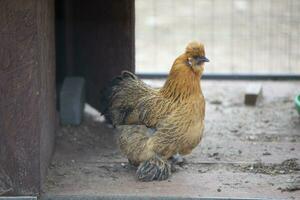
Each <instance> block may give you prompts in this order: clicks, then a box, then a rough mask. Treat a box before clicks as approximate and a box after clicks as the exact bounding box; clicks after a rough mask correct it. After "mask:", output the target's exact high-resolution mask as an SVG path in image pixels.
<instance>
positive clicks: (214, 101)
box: [210, 100, 222, 105]
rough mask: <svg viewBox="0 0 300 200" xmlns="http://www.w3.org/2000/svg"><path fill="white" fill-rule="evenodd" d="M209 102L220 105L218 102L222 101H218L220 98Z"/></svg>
mask: <svg viewBox="0 0 300 200" xmlns="http://www.w3.org/2000/svg"><path fill="white" fill-rule="evenodd" d="M210 103H211V104H215V105H220V104H222V101H220V100H212V101H211V102H210Z"/></svg>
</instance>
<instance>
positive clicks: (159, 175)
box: [136, 156, 171, 182]
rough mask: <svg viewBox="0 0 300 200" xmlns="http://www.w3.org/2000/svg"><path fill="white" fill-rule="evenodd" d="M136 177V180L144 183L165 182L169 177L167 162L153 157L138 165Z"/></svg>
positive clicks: (169, 169)
mask: <svg viewBox="0 0 300 200" xmlns="http://www.w3.org/2000/svg"><path fill="white" fill-rule="evenodd" d="M136 176H137V178H138V180H140V181H145V182H148V181H154V180H157V181H162V180H166V179H167V178H169V177H170V176H171V166H170V164H169V163H168V161H165V160H163V159H162V158H160V157H159V156H155V157H153V158H151V159H150V160H147V161H144V162H142V163H141V164H140V165H139V167H138V169H137V171H136Z"/></svg>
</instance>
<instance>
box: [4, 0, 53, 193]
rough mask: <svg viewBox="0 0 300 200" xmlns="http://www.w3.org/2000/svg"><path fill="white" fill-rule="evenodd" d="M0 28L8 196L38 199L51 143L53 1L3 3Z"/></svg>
mask: <svg viewBox="0 0 300 200" xmlns="http://www.w3.org/2000/svg"><path fill="white" fill-rule="evenodd" d="M0 27H1V29H0V60H1V62H0V165H1V168H3V170H4V171H5V173H6V174H7V175H8V176H9V178H10V180H11V182H12V188H13V191H12V194H14V195H37V194H38V193H39V192H40V188H41V183H42V181H43V178H44V177H45V172H46V169H47V166H48V162H49V160H50V156H51V153H52V148H53V144H54V139H53V138H54V128H55V113H56V109H55V55H54V53H55V50H54V1H53V0H23V1H19V0H1V1H0Z"/></svg>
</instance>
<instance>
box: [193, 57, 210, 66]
mask: <svg viewBox="0 0 300 200" xmlns="http://www.w3.org/2000/svg"><path fill="white" fill-rule="evenodd" d="M194 59H195V61H196V63H197V64H200V63H202V62H209V60H208V58H206V57H205V56H197V57H194Z"/></svg>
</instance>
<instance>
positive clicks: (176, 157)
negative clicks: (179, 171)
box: [170, 154, 187, 167]
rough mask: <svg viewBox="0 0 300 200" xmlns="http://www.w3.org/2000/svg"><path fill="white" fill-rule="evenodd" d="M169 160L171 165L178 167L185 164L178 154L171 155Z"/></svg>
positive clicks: (184, 160)
mask: <svg viewBox="0 0 300 200" xmlns="http://www.w3.org/2000/svg"><path fill="white" fill-rule="evenodd" d="M170 159H171V162H172V164H173V165H179V166H180V167H182V166H183V165H185V164H186V163H187V162H186V159H185V158H184V157H182V156H181V155H179V154H175V155H173V156H172V157H171V158H170Z"/></svg>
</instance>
